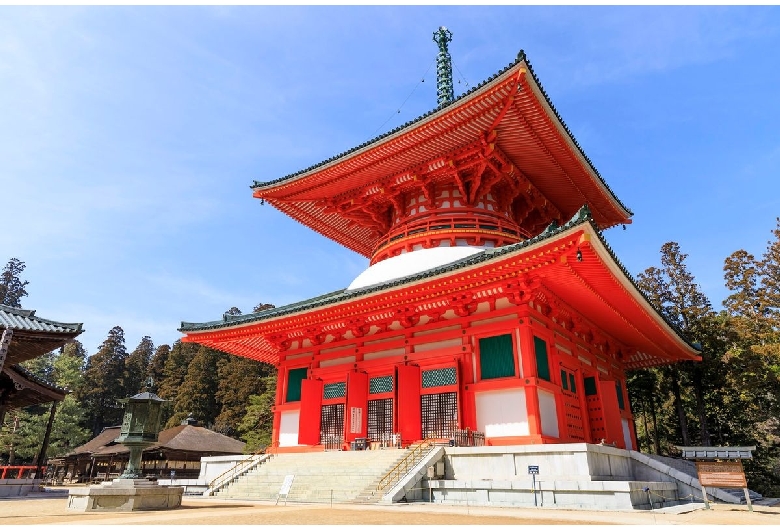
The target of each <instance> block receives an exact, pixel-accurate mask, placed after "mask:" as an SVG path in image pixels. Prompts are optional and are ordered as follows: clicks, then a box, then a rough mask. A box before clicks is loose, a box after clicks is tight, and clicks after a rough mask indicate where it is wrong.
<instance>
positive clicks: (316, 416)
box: [298, 379, 322, 445]
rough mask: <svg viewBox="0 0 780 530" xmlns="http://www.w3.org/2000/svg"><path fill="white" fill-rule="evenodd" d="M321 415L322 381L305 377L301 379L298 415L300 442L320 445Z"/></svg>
mask: <svg viewBox="0 0 780 530" xmlns="http://www.w3.org/2000/svg"><path fill="white" fill-rule="evenodd" d="M321 415H322V381H321V380H319V379H304V380H303V381H301V412H300V415H299V417H298V443H299V444H301V445H318V444H319V443H320V421H321V419H322V416H321Z"/></svg>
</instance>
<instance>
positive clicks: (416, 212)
mask: <svg viewBox="0 0 780 530" xmlns="http://www.w3.org/2000/svg"><path fill="white" fill-rule="evenodd" d="M449 38H450V34H449V33H448V32H447V30H446V29H444V28H441V29H440V30H439V31H438V32H437V33H435V34H434V40H436V42H437V44H438V45H439V49H440V52H439V65H438V72H439V80H438V88H439V105H438V106H437V107H436V108H435V109H434V110H432V111H431V112H429V113H427V114H425V115H423V116H421V117H419V118H417V119H415V120H413V121H411V122H409V123H407V124H405V125H403V126H401V127H398V128H397V129H395V130H393V131H391V132H389V133H387V134H384V135H382V136H379V137H377V138H374V139H372V140H370V141H367V142H365V143H364V144H362V145H359V146H357V147H355V148H353V149H351V150H349V151H346V152H344V153H342V154H339V155H336V156H334V157H332V158H330V159H328V160H325V161H323V162H321V163H319V164H316V165H314V166H312V167H309V168H307V169H304V170H302V171H299V172H297V173H294V174H291V175H288V176H285V177H282V178H279V179H277V180H272V181H270V182H255V183H254V185H253V186H252V188H253V194H254V197H255V198H257V199H259V200H260V201H261V202H264V203H268V204H270V205H272V206H274V207H275V208H277V209H278V210H280V211H281V212H283V213H285V214H287V215H288V216H290V217H291V218H292V219H294V220H295V221H298V222H300V223H303V224H305V225H306V226H309V227H310V228H311V229H312V230H315V231H317V232H318V233H320V234H322V235H323V236H325V237H328V238H330V239H332V240H334V241H336V242H338V243H340V244H341V245H343V246H345V247H347V248H349V249H351V250H353V251H355V252H357V253H359V254H361V255H363V256H365V257H366V258H368V260H369V266H368V268H367V269H366V270H365V271H364V272H363V273H362V274H360V275H359V276H358V277H357V278H356V279H355V280H354V281H353V282H352V283H351V284H350V285H349V286H348V287H347V288H345V289H343V290H340V291H337V292H332V293H328V294H324V295H322V296H318V297H316V298H312V299H310V300H304V301H302V302H298V303H295V304H291V305H287V306H284V307H278V308H274V309H268V310H264V311H261V312H258V313H253V314H246V315H239V316H232V315H224V316H223V318H222V319H220V320H217V321H213V322H205V323H186V322H183V323H182V325H181V328H180V331H181V332H182V333H184V335H185V337H184V338H183V340H184V341H187V342H197V343H200V344H203V345H206V346H209V347H212V348H216V349H219V350H222V351H225V352H228V353H231V354H235V355H240V356H244V357H248V358H251V359H255V360H258V361H262V362H266V363H271V364H273V365H274V366H275V367H277V369H278V387H277V396H276V404H275V406H274V409H273V412H274V429H273V444H272V449H271V450H273V451H277V452H284V451H301V450H322V449H323V448H325V447H329V446H332V442H333V441H334V440H335V441H336V444H337V445H339V446H340V447H343V448H349V447H351V445H350V442H353V441H355V440H357V439H363V438H367V439H368V440H369V441H380V442H381V441H385V440H388V439H390V438H392V439H398V438H400V442H401V443H402V444H403V445H407V444H410V443H413V442H415V441H418V440H422V439H429V438H433V439H445V440H446V439H451V438H453V437H455V436H456V434H457V433H462V432H463V431H467V432H468V431H477V432H479V433H483V434H484V437H485V440H486V443H487V444H488V445H514V444H550V443H553V444H554V443H566V442H591V443H599V442H605V443H608V444H614V445H616V446H617V447H620V448H628V449H635V448H636V447H637V444H636V434H635V430H634V425H633V417H632V413H631V409H630V406H629V402H628V397H627V393H626V372H627V371H629V370H632V369H637V368H645V367H652V366H659V365H664V364H668V363H674V362H678V361H684V360H697V359H699V355H698V349H697V347H695V346H694V345H692V344H691V343H689V342H688V341H687V340H686V339H685V338H684V337H683V336H682V335H681V334H680V332H679V331H678V330H677V329H675V327H674V326H673V325H672V324H671V323H669V322H668V321H666V320H665V319H664V318H663V317H662V316H661V315H660V314H659V313H658V312H657V311H656V310H655V309H654V308H653V307H652V306H651V305H650V303H649V302H648V300H647V299H646V298H645V296H644V295H643V294H642V293H641V292H640V290H639V289H638V288H637V286H636V283H635V282H634V280H633V279H632V277H631V276H630V275H629V273H628V272H627V271H626V269H625V268H624V267H623V266H622V265H621V264H620V262H619V261H618V259H617V257H616V256H615V254H614V253H613V252H612V250H611V249H610V247H609V245H608V244H607V242H606V241H605V239H604V237H603V235H602V231H603V230H606V229H608V228H611V227H615V226H618V225H625V224H628V223H630V222H631V216H632V213H631V212H630V211H629V209H628V208H627V207H626V206H625V205H624V204H623V203H622V202H621V201H620V200H619V199H618V198H617V196H616V195H615V194H614V193H613V192H612V190H611V189H610V188H609V186H608V185H607V184H606V182H605V181H604V179H603V178H602V177H601V176H600V174H599V173H598V171H597V170H596V169H595V167H594V165H593V164H592V163H591V161H590V160H589V159H588V157H587V156H586V155H585V153H584V152H583V150H582V148H581V147H580V145H579V144H578V143H577V141H576V140H575V139H574V137H573V135H572V133H571V132H570V131H569V129H568V128H567V127H566V125H565V124H564V122H563V120H562V119H561V117H560V116H559V115H558V112H557V111H556V110H555V107H554V106H553V104H552V103H551V101H550V99H549V97H548V96H547V94H546V93H545V91H544V89H543V88H542V85H541V83H540V81H539V79H538V78H537V76H536V75H535V73H534V71H533V69H532V67H531V64H530V62H529V61H528V59H527V58H526V56H525V54H524V53H523V52H522V51H521V52H520V54H519V55H518V57H517V59H516V60H515V61H514V62H513V63H511V64H510V65H508V66H507V67H506V68H504V69H503V70H501V71H499V72H498V73H496V74H495V75H493V76H491V77H490V78H489V79H488V80H487V81H485V82H483V83H481V84H480V85H478V86H476V87H474V88H473V89H472V90H470V91H468V92H467V93H465V94H463V95H461V96H460V97H458V98H457V99H455V98H454V96H453V93H452V92H453V91H452V76H451V68H450V58H449V53H448V51H447V42H448V41H449Z"/></svg>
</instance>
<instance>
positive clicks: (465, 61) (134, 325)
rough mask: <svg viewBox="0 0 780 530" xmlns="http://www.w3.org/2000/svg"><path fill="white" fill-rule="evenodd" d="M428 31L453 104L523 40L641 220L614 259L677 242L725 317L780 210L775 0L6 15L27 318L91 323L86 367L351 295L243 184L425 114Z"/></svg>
mask: <svg viewBox="0 0 780 530" xmlns="http://www.w3.org/2000/svg"><path fill="white" fill-rule="evenodd" d="M440 25H445V26H447V27H448V28H450V30H451V31H452V32H453V34H454V39H453V42H452V43H451V45H450V50H451V53H452V58H453V63H454V66H455V74H456V75H455V78H456V80H458V79H460V80H461V83H459V84H456V85H455V88H456V95H459V94H460V93H462V92H464V91H465V90H466V89H467V85H466V82H468V83H469V85H468V86H474V85H476V84H478V83H479V82H481V81H482V80H484V79H486V78H488V77H489V76H490V75H492V74H494V73H496V72H497V71H498V70H500V69H501V68H503V67H504V66H506V65H507V64H509V63H510V62H512V61H513V60H514V58H515V56H516V54H517V52H518V51H519V50H520V49H521V48H522V49H525V51H526V52H527V54H528V57H529V59H530V60H531V63H532V64H533V66H534V70H535V71H536V73H537V75H538V76H539V78H540V80H541V82H542V84H543V86H544V87H545V89H546V90H547V92H548V94H549V95H550V97H551V99H552V101H553V103H554V104H555V106H556V108H557V109H558V111H559V112H560V114H561V115H562V117H563V119H564V120H565V122H566V123H567V125H568V126H569V128H570V129H571V130H572V131H573V133H574V135H575V137H576V138H577V140H578V141H579V143H580V145H581V146H582V147H583V149H584V150H585V152H586V153H587V155H588V156H589V157H590V159H591V160H592V161H593V163H594V165H595V166H596V168H597V169H598V170H599V172H600V173H601V175H602V176H603V177H604V179H605V180H606V181H607V183H608V184H609V185H610V187H611V188H612V189H613V191H614V192H615V193H616V194H617V195H618V197H619V198H620V199H621V200H622V201H623V202H624V203H625V204H626V205H627V206H628V207H629V208H630V209H631V210H632V211H633V212H634V224H633V225H631V226H629V227H628V229H627V230H625V231H623V230H620V229H611V230H609V231H607V232H606V237H607V239H608V241H609V242H610V244H611V245H612V246H613V248H614V249H615V251H616V253H617V255H618V256H619V258H620V259H621V261H622V262H623V263H624V264H625V265H626V267H627V268H628V270H629V271H630V272H631V273H632V274H633V275H634V276H636V275H637V274H638V273H640V272H641V271H642V270H644V269H645V268H647V267H649V266H652V265H657V264H658V263H659V249H660V247H661V245H662V244H663V243H665V242H667V241H677V242H678V243H680V245H681V247H682V250H683V251H684V252H686V253H687V254H689V258H688V266H689V268H690V270H691V272H692V273H693V274H694V275H695V277H696V279H697V281H698V282H699V284H700V285H701V286H702V288H703V289H704V291H705V292H706V294H707V295H708V296H709V297H710V299H711V301H712V302H713V304H714V305H715V306H716V307H719V306H720V302H721V301H722V300H723V299H724V298H725V297H726V296H727V294H728V293H727V292H726V291H725V289H724V287H723V272H722V268H723V260H724V258H726V257H727V256H728V255H729V254H731V253H732V252H733V251H735V250H737V249H740V248H744V249H745V250H748V251H749V252H752V253H754V254H756V255H757V256H758V255H760V254H761V253H762V252H763V250H764V248H765V246H766V242H767V241H768V240H769V239H770V236H771V234H770V232H771V230H772V229H773V228H774V227H775V225H776V222H775V218H776V217H777V216H778V215H780V184H778V182H780V178H779V177H780V132H779V131H780V97H778V94H780V68H778V65H779V64H780V62H779V59H780V57H779V52H778V50H780V9H778V8H776V7H752V8H742V7H708V8H697V7H693V8H690V7H595V8H594V7H524V6H522V7H488V8H483V7H466V6H462V7H363V8H356V7H292V8H277V7H235V8H227V7H82V8H66V7H40V8H27V7H6V6H3V7H0V186H2V212H3V220H4V227H3V229H2V230H1V231H0V249H2V252H0V261H2V262H3V263H5V262H6V261H7V260H8V259H9V258H11V257H17V258H19V259H21V260H22V261H24V262H25V263H26V264H27V269H26V271H25V272H24V275H23V278H24V279H26V280H28V281H29V282H30V284H29V286H28V292H29V296H28V297H27V298H25V299H23V305H24V306H25V307H26V308H30V309H36V310H37V311H38V314H39V315H40V316H43V317H46V318H52V319H56V320H62V321H69V322H72V321H76V322H83V323H84V327H85V328H86V330H87V331H86V332H85V333H84V334H83V335H82V336H81V339H82V342H84V344H85V346H86V348H87V350H88V351H89V353H90V354H91V353H94V352H95V351H96V350H97V349H98V347H99V345H100V343H101V342H102V341H103V340H104V339H105V337H106V334H107V333H108V330H109V329H110V328H111V327H113V326H115V325H120V326H122V327H123V329H124V330H125V335H126V339H127V347H128V349H129V350H131V349H133V348H134V347H135V346H136V344H137V343H138V341H139V340H140V339H141V337H142V336H143V335H150V336H151V337H152V339H153V340H154V342H155V344H157V345H159V344H163V343H168V344H171V343H172V342H173V341H174V340H176V339H177V338H178V337H179V336H180V334H179V333H178V332H177V331H176V329H177V328H178V327H179V324H180V322H181V321H182V320H185V321H192V322H203V321H208V320H215V319H218V318H220V317H221V315H222V313H223V312H224V311H225V310H227V309H228V308H230V307H231V306H234V305H235V306H238V307H239V308H240V309H242V310H243V311H244V312H248V311H250V310H251V308H252V307H253V306H254V305H256V304H257V303H260V302H264V303H273V304H276V305H277V306H278V305H284V304H287V303H291V302H295V301H299V300H302V299H305V298H308V297H311V296H315V295H318V294H322V293H325V292H329V291H332V290H336V289H340V288H343V287H345V286H346V285H348V284H349V283H350V281H351V280H352V279H353V278H354V277H355V276H357V275H358V274H359V273H360V272H361V271H362V270H363V269H364V268H365V267H366V266H367V260H366V259H365V258H362V257H361V256H358V255H356V254H354V253H353V252H351V251H349V250H346V249H343V248H341V247H339V246H338V245H337V244H335V243H333V242H331V241H329V240H326V239H324V238H322V237H321V236H319V235H317V234H316V233H314V232H312V231H310V230H309V229H307V228H305V227H303V226H301V225H299V224H297V223H296V222H295V221H292V220H291V219H289V218H287V217H285V216H284V215H283V214H281V213H280V212H278V211H276V210H274V209H273V208H272V207H270V206H268V205H266V206H261V205H260V204H259V201H257V200H255V199H252V197H251V190H250V189H249V186H250V185H251V183H252V181H253V180H260V181H266V180H272V179H275V178H278V177H281V176H284V175H287V174H289V173H292V172H295V171H298V170H300V169H303V168H305V167H308V166H310V165H312V164H315V163H317V162H320V161H322V160H324V159H326V158H329V157H330V156H332V155H335V154H337V153H341V152H343V151H345V150H347V149H349V148H351V147H354V146H356V145H358V144H360V143H362V142H364V141H366V140H369V139H371V138H373V137H374V136H376V135H378V134H380V133H382V132H385V131H387V130H389V129H392V128H394V127H396V126H398V125H400V124H402V123H405V122H406V121H408V120H411V119H413V118H415V117H417V116H419V115H420V114H423V113H425V112H427V111H428V110H430V109H431V108H433V107H434V106H435V104H436V95H435V65H433V62H434V60H435V56H436V52H437V49H436V45H435V44H434V43H433V41H432V39H431V36H432V33H433V31H435V30H436V29H437V28H438V27H439V26H440ZM422 79H425V82H424V83H420V81H421V80H422ZM399 108H400V111H401V112H400V113H399V112H397V111H398V110H399ZM388 119H389V121H388Z"/></svg>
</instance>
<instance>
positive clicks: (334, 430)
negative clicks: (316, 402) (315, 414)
mask: <svg viewBox="0 0 780 530" xmlns="http://www.w3.org/2000/svg"><path fill="white" fill-rule="evenodd" d="M343 442H344V403H336V404H334V405H323V406H322V413H321V416H320V444H322V445H324V446H325V447H326V448H329V447H330V446H335V447H341V444H342V443H343Z"/></svg>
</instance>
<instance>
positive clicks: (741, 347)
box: [628, 219, 780, 496]
mask: <svg viewBox="0 0 780 530" xmlns="http://www.w3.org/2000/svg"><path fill="white" fill-rule="evenodd" d="M772 235H773V239H772V240H770V241H769V242H768V243H767V247H766V250H765V252H764V254H763V255H762V256H761V259H756V258H755V257H754V256H753V255H752V254H750V253H748V252H746V251H745V250H738V251H736V252H734V253H733V254H732V255H731V256H729V257H727V258H726V259H725V261H724V267H723V270H724V280H725V285H726V287H727V288H728V290H729V291H730V294H729V296H728V297H727V298H726V299H725V300H724V301H723V306H724V308H725V310H724V311H721V312H720V313H718V314H716V313H715V312H713V311H712V309H711V307H710V304H709V301H708V300H707V299H706V297H705V296H704V295H703V294H702V293H701V290H700V289H699V288H698V286H697V285H696V284H695V282H694V279H693V276H692V275H691V274H690V273H689V272H688V271H687V268H686V267H685V258H686V256H685V254H682V253H681V252H680V249H679V246H678V245H677V244H676V243H667V244H666V245H664V246H663V247H662V250H661V254H662V257H661V264H662V266H661V268H655V267H650V268H648V269H647V270H646V271H645V272H643V273H642V274H640V275H639V276H638V282H637V283H638V284H639V286H640V288H641V289H642V290H643V291H644V292H645V294H646V296H647V297H648V299H649V300H650V301H651V303H652V304H653V305H654V306H655V307H656V308H658V309H659V311H660V312H661V313H662V314H663V315H664V316H666V317H667V318H668V319H669V320H670V321H672V322H674V323H675V324H676V325H677V326H678V327H679V328H680V329H681V331H682V332H683V333H684V335H685V336H686V337H687V338H688V339H689V340H691V341H695V342H699V343H700V344H701V346H702V361H701V362H699V363H693V362H686V363H679V365H672V366H668V367H662V368H656V369H650V370H638V371H635V372H633V373H631V374H629V379H628V387H629V396H630V398H631V404H632V410H633V412H634V415H635V419H636V425H637V437H638V439H639V443H640V445H643V446H644V449H646V450H650V451H651V452H656V453H661V454H669V455H675V454H677V451H676V450H675V446H676V445H683V444H684V445H711V444H713V445H730V446H751V445H755V446H756V448H757V450H756V453H755V458H754V460H752V461H750V462H746V463H745V470H746V472H747V475H748V484H749V485H750V487H751V488H752V489H755V490H758V491H760V492H762V493H763V494H764V495H770V496H777V495H780V421H778V418H779V417H780V219H778V220H777V227H776V228H775V230H773V231H772ZM689 426H690V427H691V429H690V432H688V431H689V429H688V427H689ZM697 431H698V432H697Z"/></svg>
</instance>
